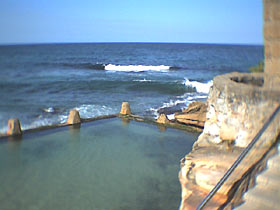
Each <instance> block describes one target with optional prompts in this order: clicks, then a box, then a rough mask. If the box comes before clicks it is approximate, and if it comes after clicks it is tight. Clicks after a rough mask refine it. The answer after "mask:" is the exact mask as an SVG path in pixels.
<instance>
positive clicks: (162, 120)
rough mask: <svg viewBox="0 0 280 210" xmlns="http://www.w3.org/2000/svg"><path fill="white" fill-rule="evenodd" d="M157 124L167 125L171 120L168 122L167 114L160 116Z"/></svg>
mask: <svg viewBox="0 0 280 210" xmlns="http://www.w3.org/2000/svg"><path fill="white" fill-rule="evenodd" d="M157 123H160V124H167V123H169V120H168V118H167V116H166V115H165V114H160V115H159V117H158V119H157Z"/></svg>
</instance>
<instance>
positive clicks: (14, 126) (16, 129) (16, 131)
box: [7, 118, 22, 135]
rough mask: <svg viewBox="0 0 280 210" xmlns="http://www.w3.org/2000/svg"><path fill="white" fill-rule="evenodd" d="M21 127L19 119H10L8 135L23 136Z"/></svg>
mask: <svg viewBox="0 0 280 210" xmlns="http://www.w3.org/2000/svg"><path fill="white" fill-rule="evenodd" d="M21 134H22V131H21V126H20V121H19V119H16V118H15V119H10V120H9V121H8V131H7V135H21Z"/></svg>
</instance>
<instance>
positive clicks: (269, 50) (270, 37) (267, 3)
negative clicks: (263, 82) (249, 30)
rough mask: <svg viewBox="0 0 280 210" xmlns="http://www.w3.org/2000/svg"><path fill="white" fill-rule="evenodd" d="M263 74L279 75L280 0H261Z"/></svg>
mask: <svg viewBox="0 0 280 210" xmlns="http://www.w3.org/2000/svg"><path fill="white" fill-rule="evenodd" d="M263 3H264V42H265V72H266V73H269V74H277V75H280V0H263Z"/></svg>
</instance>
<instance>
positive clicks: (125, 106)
mask: <svg viewBox="0 0 280 210" xmlns="http://www.w3.org/2000/svg"><path fill="white" fill-rule="evenodd" d="M120 114H125V115H131V111H130V106H129V103H128V102H123V103H122V108H121V112H120Z"/></svg>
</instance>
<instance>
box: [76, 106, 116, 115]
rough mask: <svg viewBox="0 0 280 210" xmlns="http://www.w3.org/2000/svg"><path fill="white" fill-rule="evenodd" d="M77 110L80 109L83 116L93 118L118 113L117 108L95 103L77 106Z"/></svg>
mask: <svg viewBox="0 0 280 210" xmlns="http://www.w3.org/2000/svg"><path fill="white" fill-rule="evenodd" d="M74 109H76V110H77V111H79V113H80V116H81V118H91V117H97V116H100V115H109V114H114V113H117V110H115V109H113V108H111V107H107V106H104V105H103V106H102V105H95V104H83V105H81V106H79V107H75V108H74Z"/></svg>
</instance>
